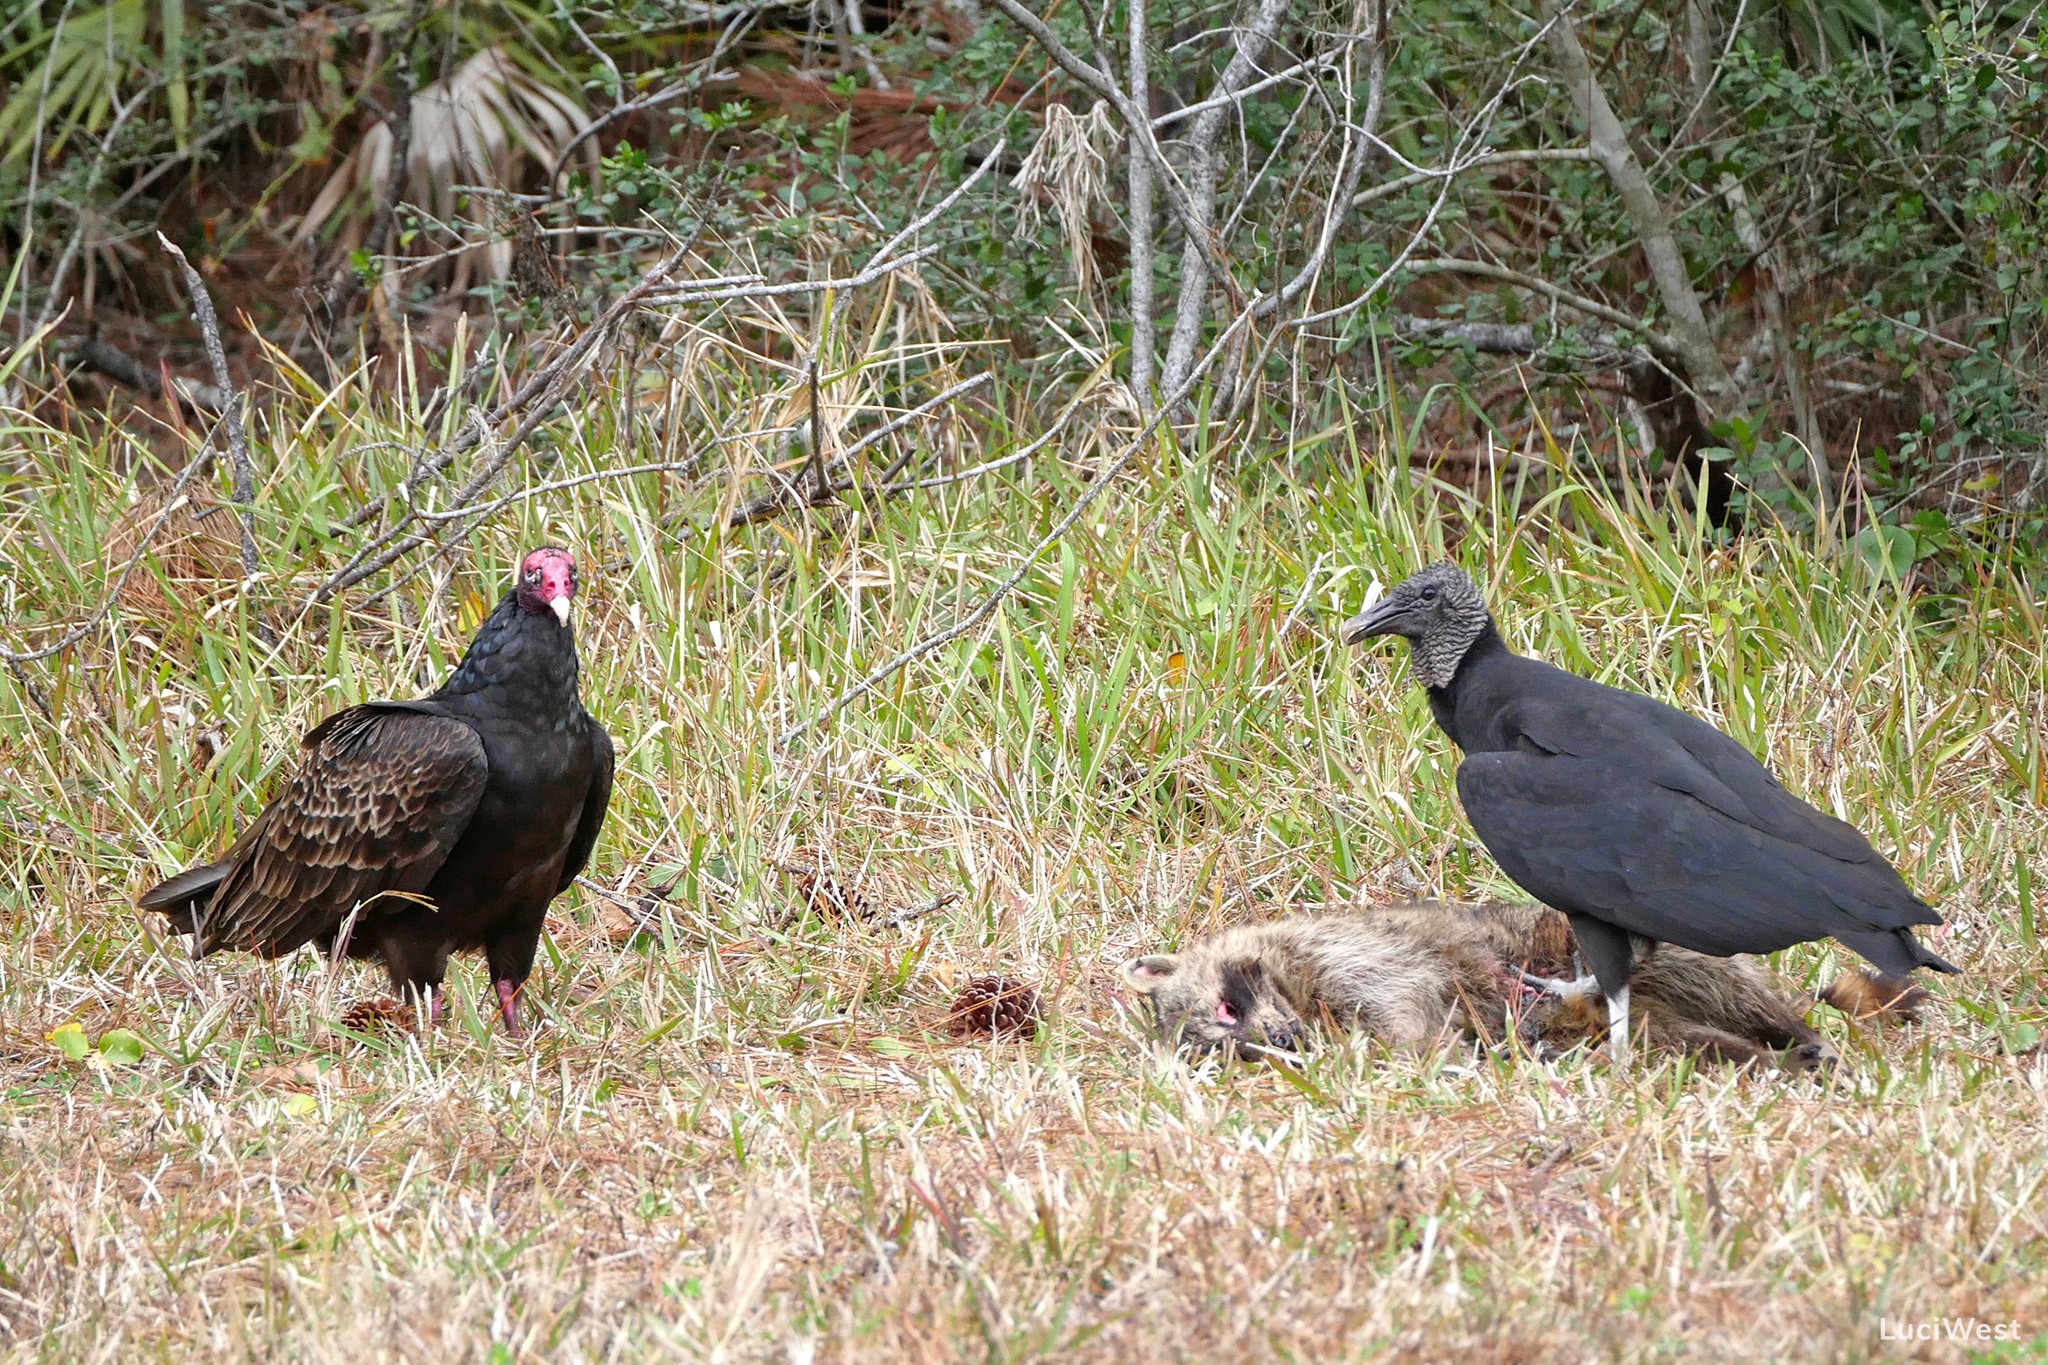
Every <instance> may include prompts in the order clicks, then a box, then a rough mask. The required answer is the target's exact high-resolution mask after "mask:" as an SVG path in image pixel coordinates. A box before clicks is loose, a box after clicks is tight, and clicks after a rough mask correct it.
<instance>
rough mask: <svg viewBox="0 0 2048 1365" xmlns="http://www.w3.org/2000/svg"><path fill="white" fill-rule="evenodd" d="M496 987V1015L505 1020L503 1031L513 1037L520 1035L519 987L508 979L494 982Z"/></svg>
mask: <svg viewBox="0 0 2048 1365" xmlns="http://www.w3.org/2000/svg"><path fill="white" fill-rule="evenodd" d="M494 984H496V986H497V988H498V1017H499V1018H501V1019H503V1020H504V1021H505V1032H507V1033H509V1034H511V1035H512V1036H513V1037H514V1038H517V1037H519V1036H520V1034H521V1032H522V1030H521V1029H520V1027H519V988H518V987H517V986H515V985H513V984H512V983H511V982H509V981H499V982H496V983H494Z"/></svg>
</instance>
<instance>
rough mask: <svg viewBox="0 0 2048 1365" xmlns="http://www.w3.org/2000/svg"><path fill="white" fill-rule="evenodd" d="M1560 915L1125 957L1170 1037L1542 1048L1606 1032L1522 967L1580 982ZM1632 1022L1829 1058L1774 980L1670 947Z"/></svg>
mask: <svg viewBox="0 0 2048 1365" xmlns="http://www.w3.org/2000/svg"><path fill="white" fill-rule="evenodd" d="M1571 944H1572V939H1571V931H1570V927H1569V925H1568V924H1567V923H1566V921H1565V918H1564V916H1562V915H1560V914H1558V913H1557V912H1556V911H1554V910H1546V909H1544V908H1542V907H1540V906H1531V905H1490V904H1489V905H1447V904H1442V903H1437V902H1418V903H1413V904H1407V905H1391V906H1381V907H1376V908H1372V909H1365V910H1360V911H1357V912H1354V913H1345V914H1326V915H1299V916H1294V917H1291V918H1288V919H1282V920H1274V921H1272V922H1270V923H1265V924H1250V925H1243V926H1240V927H1238V928H1234V929H1226V930H1224V931H1223V932H1222V933H1220V934H1217V935H1216V936H1215V937H1213V938H1209V939H1206V940H1204V941H1202V942H1200V943H1197V944H1195V945H1194V946H1192V947H1190V948H1187V949H1184V950H1183V951H1181V952H1179V953H1153V954H1148V955H1146V956H1144V957H1137V958H1133V959H1131V960H1130V961H1129V962H1127V963H1125V964H1124V967H1123V978H1124V981H1125V983H1126V984H1128V985H1129V986H1130V987H1131V989H1132V990H1134V991H1137V992H1138V993H1139V994H1141V995H1143V996H1145V997H1146V998H1147V999H1148V1000H1149V1001H1150V1002H1151V1004H1152V1009H1153V1014H1154V1018H1155V1020H1156V1021H1157V1023H1158V1025H1159V1029H1160V1032H1161V1033H1162V1035H1164V1036H1165V1037H1167V1038H1169V1039H1171V1040H1174V1041H1176V1042H1178V1043H1181V1044H1184V1045H1187V1046H1191V1047H1194V1048H1197V1049H1200V1050H1203V1051H1227V1052H1233V1053H1234V1052H1240V1051H1245V1052H1256V1051H1259V1050H1262V1049H1263V1050H1278V1051H1294V1050H1296V1049H1298V1048H1299V1047H1301V1046H1302V1045H1303V1044H1304V1043H1305V1042H1306V1040H1307V1033H1308V1029H1309V1026H1310V1025H1312V1024H1315V1023H1326V1024H1328V1025H1331V1026H1334V1027H1337V1028H1343V1029H1350V1030H1354V1031H1357V1032H1361V1033H1367V1034H1370V1035H1371V1036H1372V1037H1374V1038H1376V1039H1378V1040H1379V1041H1381V1042H1383V1043H1386V1044H1388V1045H1389V1046H1395V1047H1405V1046H1417V1045H1423V1044H1429V1043H1432V1042H1434V1041H1436V1040H1437V1039H1440V1038H1444V1037H1447V1036H1458V1035H1462V1036H1466V1037H1476V1038H1478V1039H1480V1040H1481V1041H1483V1042H1487V1043H1494V1042H1498V1041H1501V1040H1503V1039H1505V1037H1506V1036H1507V1034H1508V1032H1509V1031H1510V1029H1512V1030H1513V1031H1514V1032H1515V1034H1516V1035H1517V1036H1518V1037H1520V1038H1521V1039H1522V1040H1523V1041H1524V1042H1525V1043H1527V1044H1530V1045H1532V1046H1536V1045H1548V1046H1550V1047H1569V1046H1573V1045H1576V1044H1578V1043H1581V1042H1585V1041H1588V1040H1597V1039H1599V1038H1600V1037H1604V1036H1605V1030H1606V1026H1607V1021H1606V1017H1605V1006H1604V1004H1603V1003H1602V1002H1601V1001H1600V1000H1599V999H1598V998H1597V997H1594V998H1584V999H1580V998H1569V999H1564V998H1558V997H1556V996H1549V995H1545V996H1542V997H1538V998H1528V997H1527V995H1526V993H1525V992H1524V990H1523V988H1522V985H1521V977H1520V975H1519V973H1520V972H1521V971H1528V972H1531V973H1534V974H1537V975H1543V976H1557V975H1563V976H1570V975H1572V972H1571V971H1570V970H1569V967H1570V955H1571ZM1632 989H1633V991H1634V994H1635V1000H1636V1002H1637V1009H1636V1029H1637V1032H1638V1034H1639V1035H1640V1036H1641V1038H1642V1040H1643V1041H1644V1042H1646V1043H1648V1044H1650V1045H1651V1046H1665V1047H1673V1048H1679V1049H1682V1050H1686V1051H1691V1052H1695V1053H1698V1054H1701V1055H1703V1056H1705V1057H1709V1058H1713V1059H1718V1060H1725V1061H1731V1062H1737V1063H1745V1062H1757V1063H1765V1064H1773V1065H1784V1066H1787V1067H1791V1068H1794V1069H1801V1070H1804V1069H1810V1068H1812V1067H1815V1066H1817V1065H1820V1064H1821V1063H1823V1062H1826V1061H1832V1060H1833V1053H1832V1051H1831V1050H1830V1049H1829V1048H1828V1046H1827V1044H1826V1043H1824V1042H1822V1041H1821V1039H1820V1036H1819V1035H1818V1034H1816V1033H1815V1032H1814V1031H1813V1030H1812V1029H1811V1028H1809V1027H1807V1024H1806V1020H1805V1018H1804V1017H1803V1014H1802V1012H1801V1010H1800V1009H1799V1008H1797V1007H1796V1006H1795V1005H1794V1003H1793V1002H1792V1001H1791V1000H1790V999H1788V998H1786V997H1785V996H1784V995H1782V994H1781V993H1780V992H1779V991H1778V989H1777V987H1776V985H1775V984H1774V983H1773V981H1772V979H1771V977H1770V975H1769V973H1768V972H1766V971H1765V970H1764V969H1763V968H1762V967H1760V966H1758V965H1757V964H1756V963H1754V962H1752V961H1749V960H1747V959H1743V958H1720V957H1706V956H1703V955H1702V954H1699V953H1694V952H1689V951H1687V950H1686V949H1684V948H1676V947H1673V946H1671V945H1669V944H1665V945H1662V946H1660V947H1659V948H1657V949H1656V951H1654V952H1653V953H1651V954H1650V956H1649V957H1647V958H1645V959H1644V960H1643V961H1642V963H1641V964H1640V965H1639V966H1638V967H1637V968H1636V972H1635V977H1634V981H1633V986H1632Z"/></svg>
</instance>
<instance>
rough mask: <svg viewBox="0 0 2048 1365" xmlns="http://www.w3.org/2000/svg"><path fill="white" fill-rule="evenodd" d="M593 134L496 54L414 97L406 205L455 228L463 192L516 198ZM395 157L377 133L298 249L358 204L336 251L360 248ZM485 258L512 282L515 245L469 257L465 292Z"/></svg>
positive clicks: (318, 206)
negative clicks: (525, 173)
mask: <svg viewBox="0 0 2048 1365" xmlns="http://www.w3.org/2000/svg"><path fill="white" fill-rule="evenodd" d="M589 124H590V116H589V115H588V114H586V113H585V112H584V111H583V107H582V106H581V105H580V104H578V103H577V102H576V101H575V100H574V99H572V98H571V97H570V96H568V95H566V94H564V93H563V92H561V91H560V90H557V89H555V88H554V87H552V86H549V85H544V84H542V83H541V82H540V81H538V80H536V79H534V77H532V76H531V75H529V74H527V73H526V72H525V71H523V70H521V69H520V68H519V66H518V65H517V64H515V63H514V62H513V61H512V60H511V59H510V58H509V57H507V56H506V55H505V53H504V51H503V49H501V48H495V47H493V48H487V49H485V50H484V51H482V52H479V53H477V54H476V56H474V57H471V58H470V59H469V60H468V61H466V62H464V63H463V64H462V65H461V66H459V67H457V68H455V70H454V71H453V72H452V73H451V74H450V75H449V76H448V78H447V79H446V80H444V81H436V82H434V84H432V85H430V86H428V87H426V88H425V89H424V90H421V91H420V92H419V93H418V94H417V95H414V96H413V100H412V141H411V143H410V145H409V146H408V148H407V150H406V158H405V176H404V180H403V183H402V185H401V186H400V196H401V198H403V199H404V200H405V201H406V202H408V203H412V204H416V205H419V206H420V207H421V208H424V209H426V210H427V211H428V212H429V213H431V214H432V215H433V216H434V217H436V218H438V219H440V220H442V221H443V222H447V221H449V220H451V219H453V218H454V216H455V202H456V190H455V189H454V187H455V186H457V185H482V186H486V187H488V188H492V189H504V190H510V189H514V188H516V187H517V186H518V183H519V176H520V172H521V170H522V169H523V168H524V167H525V166H527V165H538V166H540V167H543V168H549V167H552V166H553V165H554V164H555V162H556V161H557V160H559V159H560V158H561V155H562V151H563V149H564V148H566V147H567V146H568V145H569V144H570V143H571V142H572V141H573V140H574V139H575V138H576V136H577V134H579V133H581V132H582V131H583V130H584V129H585V128H586V127H588V126H589ZM581 150H582V153H583V160H584V164H585V165H586V167H594V166H595V165H596V151H595V147H594V145H593V144H592V143H590V142H585V143H584V144H583V148H582V149H581ZM392 153H393V138H392V134H391V129H390V128H389V127H387V126H386V125H385V124H383V123H382V122H379V123H377V124H374V125H373V126H372V127H371V128H370V131H369V132H368V133H366V134H364V136H363V140H362V143H361V145H359V146H358V147H357V148H356V149H355V150H354V151H353V152H351V153H349V155H348V159H347V160H345V161H343V162H342V163H341V165H340V166H339V167H337V168H336V169H335V172H334V174H333V175H332V176H330V177H329V178H328V181H327V183H326V184H325V185H324V186H322V187H321V190H320V193H319V195H318V197H316V198H315V199H314V200H313V204H312V207H311V208H309V209H307V210H306V216H305V218H304V219H303V220H302V221H301V222H300V223H299V228H298V231H297V233H295V234H294V235H293V238H292V244H293V245H294V246H302V245H304V244H305V243H306V242H308V241H310V240H312V238H313V237H314V236H315V234H317V233H318V232H319V231H320V230H321V229H322V228H323V227H325V226H326V225H327V223H328V222H329V220H330V219H333V218H335V217H336V216H337V214H338V213H339V212H340V211H341V210H342V208H343V207H344V206H345V205H347V204H349V203H350V202H351V201H357V202H358V209H359V211H357V212H355V213H352V214H350V215H349V216H348V218H347V219H346V220H345V221H343V222H342V224H341V227H340V229H339V230H338V231H337V232H336V234H335V244H336V246H337V247H338V248H339V249H340V250H342V251H352V250H354V249H355V248H357V247H359V246H361V245H362V242H363V238H364V234H365V232H366V230H367V228H368V215H367V212H365V211H363V210H367V208H368V206H369V205H370V203H371V202H372V201H373V200H374V197H375V195H376V192H377V189H378V187H379V186H381V185H383V184H384V183H385V180H386V178H387V177H388V176H389V174H390V171H391V157H392ZM479 221H484V220H482V219H480V220H479ZM479 255H481V256H482V257H483V259H484V268H485V271H486V273H487V274H488V275H489V277H490V278H492V279H504V278H505V277H506V275H507V274H508V273H510V271H511V267H512V243H510V242H509V241H500V242H493V243H491V244H490V245H489V246H485V247H480V248H478V249H477V250H476V251H470V252H464V253H463V254H462V256H461V258H460V260H459V262H458V265H457V279H456V287H458V288H459V287H462V286H463V285H465V284H467V282H468V278H467V277H468V275H469V272H470V270H471V269H472V268H473V265H472V259H471V258H472V257H475V256H479Z"/></svg>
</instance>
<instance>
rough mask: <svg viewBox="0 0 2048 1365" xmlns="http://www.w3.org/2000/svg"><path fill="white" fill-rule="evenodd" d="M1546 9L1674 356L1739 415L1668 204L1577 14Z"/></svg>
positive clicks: (1714, 398) (1561, 62) (1560, 59)
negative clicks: (1633, 141)
mask: <svg viewBox="0 0 2048 1365" xmlns="http://www.w3.org/2000/svg"><path fill="white" fill-rule="evenodd" d="M1543 8H1544V13H1545V15H1546V16H1547V17H1548V18H1549V20H1550V46H1551V51H1552V52H1553V53H1554V54H1555V56H1556V58H1557V65H1558V70H1559V72H1560V73H1561V74H1562V75H1563V77H1564V81H1565V84H1566V86H1567V87H1568V88H1569V89H1570V91H1571V96H1572V103H1573V104H1574V105H1575V106H1576V107H1577V109H1578V111H1579V119H1580V121H1581V122H1582V123H1584V124H1585V125H1586V140H1587V143H1588V145H1589V146H1590V148H1591V150H1592V153H1593V159H1594V160H1595V161H1598V162H1599V163H1600V168H1601V169H1602V170H1603V171H1605V172H1606V173H1607V180H1608V183H1609V184H1611V185H1613V186H1614V192H1615V194H1616V195H1617V196H1619V198H1620V199H1621V203H1622V207H1623V209H1625V210H1626V211H1627V213H1628V216H1629V221H1630V223H1631V225H1633V227H1634V228H1635V233H1636V242H1637V244H1638V245H1639V246H1640V247H1641V248H1642V251H1643V259H1644V260H1645V261H1646V262H1647V263H1648V265H1649V268H1650V278H1651V281H1652V282H1653V283H1654V284H1655V285H1656V287H1657V296H1658V298H1659V299H1660V300H1661V301H1662V303H1663V305H1664V311H1665V312H1666V313H1668V314H1669V315H1670V319H1671V321H1670V326H1671V329H1672V330H1671V332H1670V346H1671V348H1672V349H1671V354H1673V355H1674V356H1675V357H1676V358H1677V359H1678V360H1679V362H1680V363H1681V364H1682V365H1683V366H1684V368H1685V371H1686V375H1687V377H1688V378H1689V379H1690V380H1691V382H1692V383H1693V384H1694V385H1696V386H1697V387H1698V390H1699V392H1700V394H1701V396H1702V397H1704V398H1706V400H1707V401H1708V404H1709V405H1710V406H1711V407H1714V408H1717V409H1718V410H1719V411H1717V413H1716V415H1717V416H1723V417H1726V416H1734V415H1736V414H1737V413H1738V412H1739V411H1740V409H1741V406H1742V404H1741V395H1740V394H1739V393H1737V391H1736V388H1735V383H1734V381H1733V380H1732V379H1731V378H1730V377H1729V374H1728V367H1727V366H1726V365H1725V364H1723V363H1722V361H1721V353H1720V351H1719V350H1718V349H1716V348H1715V346H1714V339H1713V335H1712V333H1710V332H1709V331H1708V330H1707V318H1706V314H1705V313H1704V312H1703V311H1702V310H1701V308H1700V300H1699V295H1698V294H1696V293H1695V292H1693V287H1692V279H1691V277H1690V276H1689V275H1688V274H1687V273H1686V268H1685V257H1684V256H1683V255H1681V254H1680V252H1679V250H1678V244H1677V242H1676V241H1674V240H1673V239H1672V236H1671V223H1670V220H1669V218H1668V217H1667V216H1666V214H1665V212H1664V205H1663V203H1662V202H1661V201H1659V200H1658V198H1657V192H1656V190H1655V189H1654V188H1652V186H1651V185H1650V180H1649V177H1648V176H1646V175H1644V174H1643V168H1642V164H1641V163H1640V162H1638V161H1637V160H1636V154H1635V151H1634V149H1633V148H1631V147H1630V146H1629V145H1628V133H1627V132H1626V130H1624V129H1623V128H1622V126H1621V120H1619V119H1617V118H1616V117H1615V116H1614V110H1613V109H1612V108H1610V107H1609V106H1608V103H1607V96H1606V93H1605V92H1603V91H1602V90H1601V89H1600V86H1599V84H1598V82H1596V81H1595V80H1594V78H1593V69H1592V67H1591V65H1590V64H1589V63H1588V62H1587V61H1586V52H1585V49H1584V48H1582V47H1581V46H1580V45H1579V35H1578V30H1577V29H1576V28H1574V27H1573V25H1572V21H1571V16H1569V15H1568V14H1566V13H1565V12H1564V10H1563V8H1562V6H1561V5H1560V4H1559V2H1558V0H1544V6H1543Z"/></svg>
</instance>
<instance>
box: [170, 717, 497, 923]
mask: <svg viewBox="0 0 2048 1365" xmlns="http://www.w3.org/2000/svg"><path fill="white" fill-rule="evenodd" d="M304 747H305V750H306V755H305V758H304V761H303V762H302V763H301V764H300V766H299V769H298V771H297V772H295V773H294V774H293V775H292V778H291V781H290V783H289V784H288V785H287V786H286V788H285V790H284V792H283V793H282V794H281V795H280V796H278V798H277V799H276V800H274V801H272V802H271V803H270V805H269V806H268V807H266V808H265V810H264V812H263V814H262V815H260V816H258V817H257V819H256V822H255V823H254V824H252V825H251V826H250V827H249V828H248V829H247V830H246V831H245V832H244V833H243V835H242V837H241V838H240V839H238V840H236V841H235V845H234V847H233V848H232V849H230V850H229V851H228V854H227V856H226V857H225V858H224V859H222V863H223V864H226V865H227V871H226V873H225V875H224V876H222V877H221V878H220V882H219V887H218V889H217V890H216V891H215V892H214V894H213V897H212V899H211V901H209V902H208V903H206V904H205V905H204V906H203V907H199V908H198V909H197V912H196V914H195V918H196V920H197V921H198V923H197V928H198V931H199V948H200V951H201V952H202V953H209V952H213V951H214V950H216V949H220V948H239V949H244V950H247V951H251V952H257V953H261V954H263V955H264V956H266V957H276V956H279V955H281V954H283V953H288V952H291V951H292V950H293V949H295V948H297V947H299V946H300V945H302V944H305V943H309V942H312V941H313V940H315V939H320V938H324V937H327V936H329V935H331V934H333V933H335V932H336V931H337V930H338V929H340V928H341V926H342V924H343V922H344V921H345V920H347V918H348V917H349V915H350V913H351V912H353V911H355V910H356V909H357V907H358V906H360V907H362V910H361V915H360V916H359V917H358V925H360V924H361V923H362V922H363V919H364V918H365V917H369V916H373V915H375V914H377V913H378V911H379V905H378V902H379V899H380V898H394V899H395V897H394V895H393V893H417V892H419V891H420V890H421V889H422V888H424V887H425V886H426V885H427V883H428V882H430V881H431V880H433V876H434V874H435V872H437V871H438V870H439V869H440V867H441V864H442V863H443V862H445V861H446V860H447V857H448V854H449V851H450V850H452V849H453V848H454V847H455V844H456V842H457V841H458V840H459V839H461V837H462V834H463V831H464V830H465V829H466V828H467V827H468V825H469V820H470V817H471V816H472V815H473V814H474V813H475V811H476V807H477V802H478V801H479V800H480V799H481V797H482V795H483V790H484V780H485V777H486V775H487V774H488V771H489V763H488V761H487V759H486V758H485V755H484V746H483V741H482V740H480V739H479V738H478V737H477V734H476V732H475V731H474V730H472V729H471V728H470V727H469V726H468V725H466V724H464V723H463V722H462V721H460V720H456V719H454V718H452V717H449V716H446V715H439V714H435V712H434V709H433V706H432V704H431V703H420V702H397V703H392V702H374V703H371V704H370V705H367V706H357V707H353V708H351V709H349V710H347V711H342V712H339V713H337V714H335V715H333V716H330V717H328V719H327V720H325V721H323V722H322V723H321V724H320V725H319V726H318V727H317V728H315V729H314V730H312V731H311V732H309V733H308V734H307V736H306V738H305V741H304ZM216 866H218V865H216ZM175 880H176V879H174V881H175ZM166 885H171V883H166ZM154 894H155V893H152V895H154ZM145 904H147V898H145ZM394 908H395V907H394Z"/></svg>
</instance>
